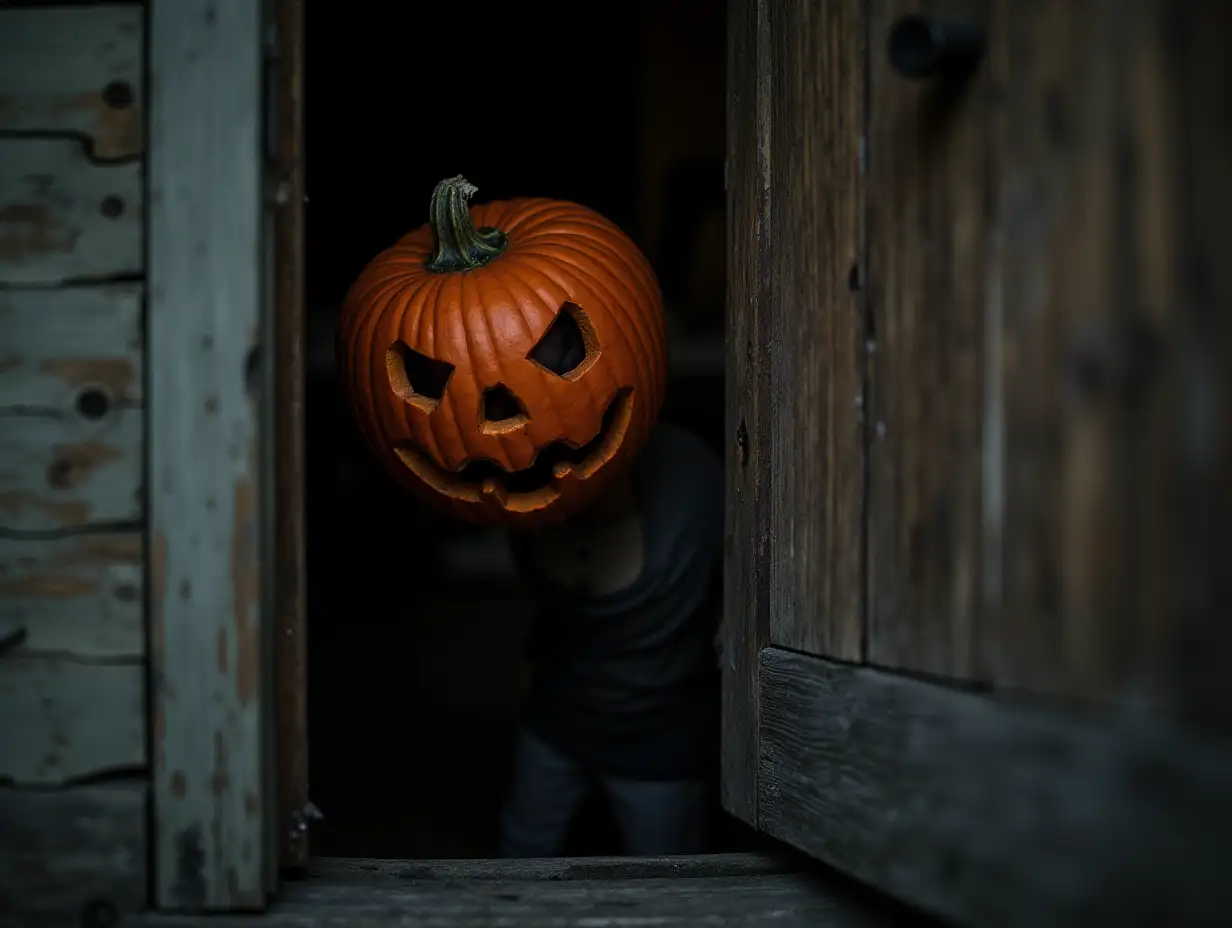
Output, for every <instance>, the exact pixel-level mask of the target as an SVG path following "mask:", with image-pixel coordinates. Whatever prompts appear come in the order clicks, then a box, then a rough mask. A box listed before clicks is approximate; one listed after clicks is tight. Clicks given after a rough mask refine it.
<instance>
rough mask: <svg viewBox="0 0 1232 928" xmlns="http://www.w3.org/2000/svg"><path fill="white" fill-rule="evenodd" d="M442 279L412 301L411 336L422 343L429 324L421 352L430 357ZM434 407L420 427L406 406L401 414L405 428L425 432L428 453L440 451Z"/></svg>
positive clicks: (437, 279)
mask: <svg viewBox="0 0 1232 928" xmlns="http://www.w3.org/2000/svg"><path fill="white" fill-rule="evenodd" d="M443 281H444V278H443V277H436V278H434V279H433V280H432V281H431V282H430V283H428V284H425V285H424V289H423V292H422V293H417V294H416V295H415V296H416V299H415V301H414V302H415V303H416V304H417V306H418V309H419V312H418V314H416V316H415V323H414V328H413V330H412V332H411V338H412V339H413V340H414V343H415V345H420V344H422V340H423V338H424V334H423V328H424V323H425V322H427V323H428V324H429V326H430V328H429V330H428V331H429V338H428V342H429V344H426V345H424V348H423V353H424V354H426V355H427V356H428V357H430V358H435V357H436V356H437V355H436V306H437V294H438V293H440V289H441V282H443ZM399 330H401V326H399ZM399 334H401V331H399ZM452 379H453V378H452V377H450V380H452ZM446 389H448V382H446ZM442 398H443V397H442ZM436 409H440V406H439V405H438V406H437V408H436ZM436 409H434V410H432V412H428V413H425V414H424V415H423V416H422V417H421V425H420V428H418V429H417V428H415V426H414V424H413V419H414V417H413V415H412V413H411V411H410V410H409V409H406V408H404V409H403V416H404V418H405V419H406V421H407V429H406V430H407V431H408V432H410V433H411V434H413V435H416V434H424V433H426V434H427V438H428V442H427V443H428V445H429V448H427V449H425V450H427V451H428V452H429V453H430V454H436V455H439V454H440V453H441V440H440V436H439V435H437V425H436V423H437V421H438V420H439V419H440V416H435V415H433V414H432V413H434V412H436Z"/></svg>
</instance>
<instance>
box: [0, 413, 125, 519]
mask: <svg viewBox="0 0 1232 928" xmlns="http://www.w3.org/2000/svg"><path fill="white" fill-rule="evenodd" d="M23 412H24V411H14V410H12V409H10V410H8V411H7V412H5V411H0V425H2V427H3V429H4V432H5V440H4V442H3V443H0V531H4V532H33V531H38V532H46V531H57V530H61V529H69V528H80V527H82V526H87V525H100V524H114V523H122V522H133V521H135V520H137V519H140V518H141V512H142V500H141V472H142V460H141V451H142V414H141V411H140V410H138V409H123V408H119V409H115V410H114V411H112V412H110V413H109V414H107V415H106V416H105V417H104V418H102V419H95V420H90V419H86V418H85V417H83V416H81V415H78V414H76V413H70V414H68V415H62V414H60V413H58V412H54V413H53V412H52V411H51V410H31V411H28V412H32V414H29V415H26V414H22V413H23Z"/></svg>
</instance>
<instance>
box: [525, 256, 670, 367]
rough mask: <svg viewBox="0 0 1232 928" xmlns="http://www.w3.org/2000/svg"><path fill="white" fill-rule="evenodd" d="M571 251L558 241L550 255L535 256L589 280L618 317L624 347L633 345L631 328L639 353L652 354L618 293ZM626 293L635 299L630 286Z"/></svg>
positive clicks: (609, 271)
mask: <svg viewBox="0 0 1232 928" xmlns="http://www.w3.org/2000/svg"><path fill="white" fill-rule="evenodd" d="M573 251H576V249H575V248H574V246H573V245H569V244H565V243H559V244H558V245H556V246H555V248H554V250H553V253H552V254H550V255H545V254H538V255H537V256H536V257H538V258H540V259H541V260H544V261H545V262H546V263H549V264H551V263H553V262H556V263H560V264H565V265H567V266H568V267H569V268H571V269H572V270H573V271H574V273H575V274H576V275H579V276H581V277H585V278H586V279H587V280H589V281H590V282H591V283H590V284H589V286H590V288H591V289H596V288H597V289H599V290H602V291H604V298H605V302H606V303H607V305H608V307H609V311H610V312H611V313H612V315H613V316H614V317H618V318H617V319H616V323H617V324H616V326H615V328H617V329H619V330H620V332H621V335H622V338H623V340H624V342H625V346H626V348H630V349H631V348H632V347H633V345H632V343H631V342H630V341H629V338H628V331H627V330H629V329H632V330H633V334H634V337H635V338H636V340H637V348H638V352H639V354H640V355H641V356H643V357H649V356H650V355H651V354H652V352H651V351H649V350H648V348H647V342H646V339H645V338H643V332H642V329H641V327H640V326H638V325H636V324H635V323H634V321H633V318H632V315H631V314H630V312H629V311H628V310H627V309H626V308H625V306H624V301H623V300H621V299H620V294H617V293H613V292H612V291H611V289H610V288H609V287H608V285H607V283H606V282H605V281H602V280H600V278H599V275H596V274H594V273H592V272H591V271H588V270H587V269H586V268H585V267H584V263H579V262H578V261H576V260H573V259H572V258H571V257H570V256H569V253H570V252H573ZM583 255H584V256H585V257H589V256H588V255H585V253H583ZM594 263H598V262H594ZM603 270H604V274H603V275H602V276H603V277H608V278H615V279H619V278H618V277H617V275H614V274H612V272H611V269H610V268H608V267H606V266H604V268H603ZM626 295H627V296H629V297H632V298H633V299H634V301H637V298H638V294H637V293H635V292H633V291H632V288H629V291H628V292H627V294H626Z"/></svg>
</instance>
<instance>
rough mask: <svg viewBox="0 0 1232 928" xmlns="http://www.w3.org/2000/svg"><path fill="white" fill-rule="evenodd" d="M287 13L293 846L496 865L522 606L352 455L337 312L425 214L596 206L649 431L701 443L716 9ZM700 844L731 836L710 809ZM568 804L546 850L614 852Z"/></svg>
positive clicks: (513, 578) (724, 847)
mask: <svg viewBox="0 0 1232 928" xmlns="http://www.w3.org/2000/svg"><path fill="white" fill-rule="evenodd" d="M583 9H584V8H580V7H578V6H577V5H576V4H573V3H564V2H558V0H550V2H539V3H535V4H529V5H514V4H491V5H483V6H481V7H466V8H460V7H456V6H454V5H450V4H406V3H374V2H368V3H357V2H354V0H351V2H340V0H308V2H307V24H306V31H307V34H306V60H307V66H306V77H305V84H306V87H305V100H306V104H305V105H306V114H305V115H306V171H307V193H308V203H307V206H306V211H307V229H306V247H307V303H308V307H307V312H308V319H307V326H306V328H307V333H308V334H307V339H308V345H307V363H306V369H307V384H306V397H307V439H306V441H307V455H306V457H307V499H306V507H307V510H306V521H307V530H308V632H309V645H308V647H309V653H308V659H309V670H308V674H309V676H308V681H309V750H310V782H311V790H312V799H313V801H314V803H315V804H316V805H317V806H318V807H319V809H320V810H321V811H322V813H323V818H322V819H321V820H320V821H318V822H316V823H315V824H314V826H313V833H312V847H313V852H314V854H320V855H332V856H358V857H388V858H395V857H396V858H448V857H454V858H473V857H483V856H495V855H496V854H497V849H498V846H499V841H498V829H499V813H500V806H501V802H502V798H503V795H504V791H505V789H506V787H507V784H508V781H509V776H510V766H511V761H512V750H513V744H514V737H515V733H516V725H517V720H518V710H519V702H520V697H521V692H522V680H523V665H522V662H521V659H520V655H521V653H522V648H523V640H524V638H525V636H526V634H527V630H528V623H529V621H530V619H531V617H532V615H533V612H534V604H533V603H532V601H531V599H530V597H529V595H528V593H527V592H526V590H524V589H523V586H522V584H521V583H520V582H519V578H518V575H517V572H516V570H515V566H514V563H513V560H512V557H511V555H510V551H509V547H508V545H507V543H506V536H505V534H504V533H503V532H502V531H500V530H491V529H481V528H477V527H475V526H471V525H468V524H465V523H462V522H459V521H454V520H451V519H448V518H445V517H442V516H439V515H436V514H434V513H433V512H432V511H430V510H429V509H428V508H426V507H424V506H423V505H421V504H420V503H418V502H416V501H414V500H412V499H411V498H410V497H409V496H408V495H406V493H405V492H404V491H403V490H401V489H399V488H398V487H397V486H396V485H395V484H394V483H393V482H392V480H391V479H390V478H389V477H388V476H387V475H386V473H385V472H384V471H383V470H382V468H381V467H380V465H379V464H378V462H377V461H376V460H375V458H373V457H372V456H371V455H370V454H369V452H368V450H367V448H366V447H365V445H364V444H363V441H362V438H361V436H360V434H359V432H358V430H357V428H356V426H355V424H354V421H353V419H352V417H351V413H350V409H349V407H348V405H347V400H346V398H345V395H344V393H343V389H342V384H341V381H340V378H339V376H338V371H337V370H336V367H335V360H334V336H335V331H336V325H337V320H338V312H339V307H340V305H341V303H342V301H343V298H344V296H345V294H346V292H347V290H348V288H349V287H350V285H351V283H352V282H353V281H354V280H355V278H356V277H357V276H358V275H359V273H360V272H361V270H362V269H363V268H364V266H365V265H366V264H367V262H368V261H369V260H371V259H372V258H373V257H374V256H375V255H376V254H377V253H378V252H380V251H381V250H382V249H384V248H385V247H387V246H389V245H391V244H392V243H393V242H394V241H395V240H397V239H398V238H399V237H400V236H402V235H404V234H405V233H407V232H409V231H411V230H412V229H414V228H417V227H419V226H421V225H423V224H424V223H425V222H426V221H427V219H428V206H429V196H430V194H431V193H432V190H433V187H434V185H435V184H436V183H437V182H438V181H440V180H442V179H443V178H447V177H452V176H454V175H457V174H459V173H460V174H463V175H464V176H465V177H466V178H467V179H468V180H469V181H471V182H472V183H473V184H474V185H475V186H476V187H477V188H478V192H477V194H476V195H475V197H474V200H473V203H475V204H479V203H483V202H487V201H490V200H505V199H509V198H513V197H520V196H543V197H551V198H555V199H563V200H571V201H575V202H578V203H581V204H584V205H586V206H589V207H591V208H592V209H594V210H596V211H598V212H599V213H601V214H602V215H604V216H606V217H607V218H608V219H610V220H611V221H612V222H614V223H616V224H617V225H618V226H619V227H620V228H621V229H622V230H624V231H625V232H626V233H627V234H628V235H629V236H630V237H631V238H632V239H633V240H634V242H635V243H636V244H637V245H638V246H639V247H640V248H641V249H642V251H643V253H644V254H645V255H646V256H647V258H648V259H649V260H650V262H651V264H652V266H653V267H654V270H655V272H656V274H657V276H658V279H659V282H660V285H661V287H662V291H663V296H664V307H665V310H666V314H667V318H668V333H669V335H668V343H669V350H670V368H669V376H668V386H667V391H666V399H665V401H664V406H663V411H662V413H661V418H662V419H663V420H666V421H668V422H674V423H677V424H680V425H683V426H685V427H687V428H688V429H690V430H691V431H693V432H694V433H695V434H697V435H698V436H699V437H701V438H702V439H704V441H705V442H706V443H707V444H709V445H710V446H711V448H712V449H713V450H714V451H715V452H716V453H718V454H719V455H720V460H722V451H723V447H722V446H723V441H722V430H723V324H724V257H725V244H724V205H723V203H724V199H723V197H724V192H723V158H724V93H725V81H724V66H725V62H724V15H725V11H724V4H722V3H716V2H713V0H672V2H663V0H657V2H651V0H639V2H631V3H627V4H623V5H622V6H620V7H619V8H618V10H617V8H613V9H612V10H611V11H607V12H606V13H604V14H603V15H583ZM709 817H710V822H711V826H712V827H711V828H710V830H709V833H710V838H709V842H710V845H711V846H710V847H708V848H707V850H711V851H728V850H744V849H746V848H748V847H751V846H752V845H753V844H755V843H756V841H757V839H756V837H755V836H754V835H753V833H752V832H749V831H747V830H746V829H745V828H744V827H743V826H742V825H739V824H738V823H736V821H735V820H734V819H732V818H730V817H728V816H727V815H725V814H724V813H723V812H722V811H721V810H720V809H719V807H718V802H717V797H716V798H715V799H713V800H712V803H711V810H710V813H709ZM619 851H620V848H619V846H618V842H617V837H616V832H615V829H614V826H613V822H612V820H611V816H610V813H608V812H607V810H606V807H605V804H604V803H602V802H600V801H592V802H591V803H590V804H589V805H588V806H587V807H586V808H585V809H584V810H583V812H582V814H581V815H580V816H579V818H578V819H577V821H576V822H575V825H574V827H573V829H572V831H571V837H570V840H569V846H568V848H567V853H569V854H577V855H587V854H610V853H619Z"/></svg>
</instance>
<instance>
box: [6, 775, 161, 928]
mask: <svg viewBox="0 0 1232 928" xmlns="http://www.w3.org/2000/svg"><path fill="white" fill-rule="evenodd" d="M148 798H149V788H148V786H147V784H146V783H144V782H135V781H134V782H116V783H107V784H105V785H97V786H78V787H74V788H72V789H64V790H20V789H8V788H0V835H3V836H4V839H3V840H0V925H13V926H17V925H21V926H32V925H41V924H48V925H52V924H55V925H65V924H80V923H81V922H80V919H81V918H82V914H83V913H84V912H85V911H86V909H87V907H89V909H90V912H91V913H96V914H97V915H98V916H99V917H102V918H106V917H108V916H112V917H114V915H115V914H122V913H126V912H136V911H140V910H141V909H143V908H144V907H145V904H146V871H147V866H146V804H147V801H148ZM40 917H42V918H45V919H47V921H45V922H44V921H39V920H37V919H39V918H40ZM113 923H114V922H109V921H101V922H99V921H94V922H87V924H113Z"/></svg>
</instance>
